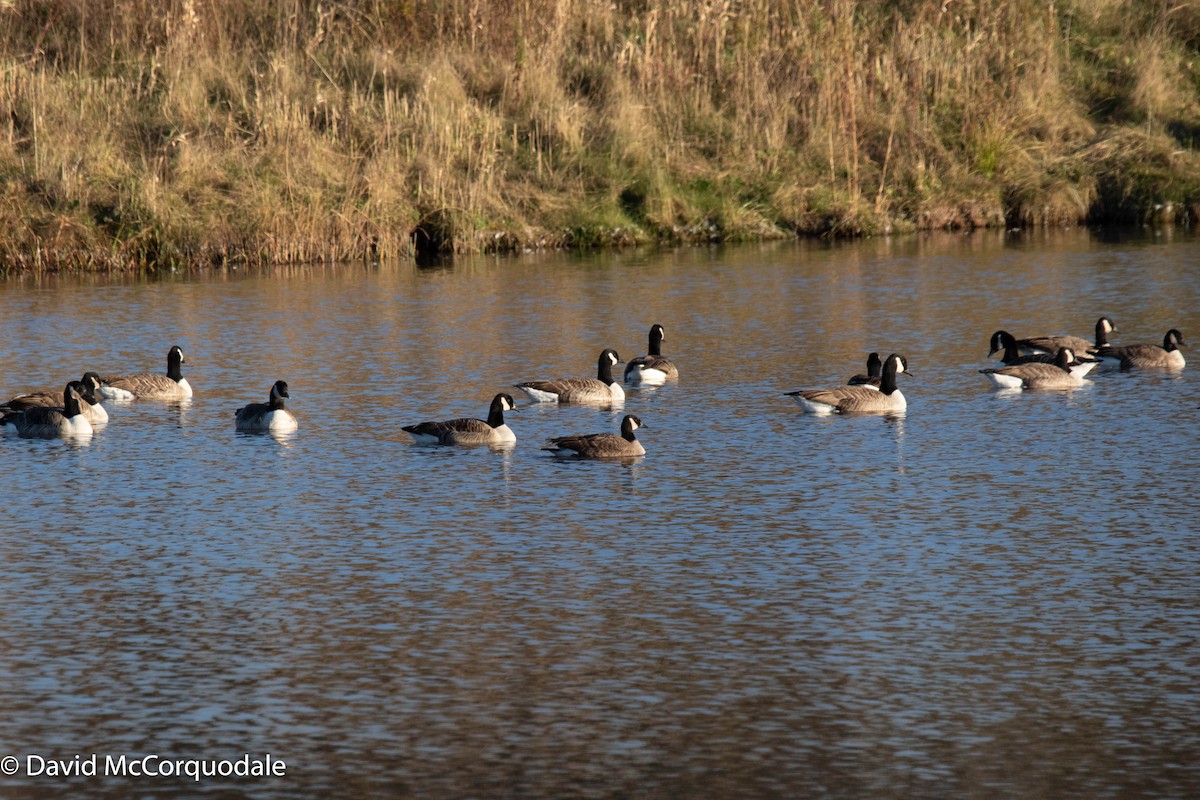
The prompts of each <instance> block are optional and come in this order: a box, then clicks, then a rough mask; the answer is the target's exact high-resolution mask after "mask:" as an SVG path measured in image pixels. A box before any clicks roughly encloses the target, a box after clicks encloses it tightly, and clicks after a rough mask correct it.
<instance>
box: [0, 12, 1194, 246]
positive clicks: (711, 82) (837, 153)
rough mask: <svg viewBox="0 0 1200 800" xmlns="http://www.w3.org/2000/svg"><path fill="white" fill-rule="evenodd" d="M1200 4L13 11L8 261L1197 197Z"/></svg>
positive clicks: (911, 220)
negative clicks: (1198, 5)
mask: <svg viewBox="0 0 1200 800" xmlns="http://www.w3.org/2000/svg"><path fill="white" fill-rule="evenodd" d="M1198 46H1200V10H1198V9H1197V8H1196V7H1195V4H1191V3H1176V4H1169V3H1168V4H1160V3H1154V4H1149V3H1143V2H1140V0H1058V1H1057V2H1054V3H1050V4H1047V3H1044V2H1035V0H990V1H989V2H982V0H892V1H891V2H887V3H863V2H855V1H854V0H738V1H737V2H735V1H734V0H702V2H687V3H685V2H681V1H680V0H620V1H618V2H608V3H596V2H592V1H591V0H510V2H484V1H483V0H440V1H439V2H434V1H433V0H360V1H359V2H340V3H339V2H329V1H328V0H326V1H324V2H310V1H309V0H283V2H267V0H242V1H240V2H238V1H235V0H170V2H166V3H164V2H161V0H156V1H155V2H149V0H110V2H106V3H96V2H89V0H0V225H3V230H4V231H5V233H4V234H3V235H2V236H0V269H8V270H11V269H54V268H90V269H102V268H128V267H137V268H145V269H153V268H157V267H158V266H160V265H164V264H172V265H176V264H185V265H186V264H211V263H222V262H224V261H228V260H241V261H252V262H281V261H308V260H317V259H322V260H340V259H345V258H351V257H356V256H360V255H366V254H375V255H382V256H387V255H393V254H406V253H410V252H411V250H412V247H413V241H414V234H415V235H416V237H417V238H416V240H417V241H420V242H422V243H425V244H428V245H429V246H431V247H443V248H455V249H487V248H519V247H530V246H544V245H564V244H566V245H570V244H575V245H587V244H594V243H605V242H626V241H646V240H654V239H664V238H667V239H671V238H680V239H690V240H694V239H711V238H734V237H757V236H772V235H793V234H794V233H796V232H802V233H824V232H829V233H834V234H838V233H843V234H858V233H876V232H882V231H889V230H911V229H915V228H921V227H970V226H979V225H1003V224H1022V225H1033V224H1072V223H1078V222H1081V221H1084V220H1089V219H1114V220H1115V219H1121V220H1126V221H1129V220H1137V219H1141V218H1143V217H1144V216H1145V215H1146V214H1147V213H1148V210H1149V209H1153V208H1155V207H1158V208H1159V209H1161V208H1162V207H1163V203H1171V205H1170V208H1172V209H1177V210H1178V212H1177V213H1178V215H1179V216H1180V217H1188V216H1191V215H1194V212H1192V211H1191V209H1192V208H1195V207H1200V159H1198V158H1197V153H1196V139H1197V133H1200V76H1198V75H1197V70H1200V59H1198V58H1197V57H1196V56H1197V47H1198Z"/></svg>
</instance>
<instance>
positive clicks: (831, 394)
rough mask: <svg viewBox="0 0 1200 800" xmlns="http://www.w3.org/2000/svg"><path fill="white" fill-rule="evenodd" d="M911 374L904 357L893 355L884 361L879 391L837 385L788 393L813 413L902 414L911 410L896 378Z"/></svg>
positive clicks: (869, 387) (873, 388)
mask: <svg viewBox="0 0 1200 800" xmlns="http://www.w3.org/2000/svg"><path fill="white" fill-rule="evenodd" d="M900 373H903V374H905V375H912V373H911V372H909V371H908V361H907V360H906V359H905V358H904V356H901V355H898V354H896V353H892V354H891V355H890V356H888V357H887V358H886V359H885V360H884V362H883V374H882V375H881V376H880V379H879V388H878V389H876V388H875V387H873V386H835V387H833V388H831V389H801V390H799V391H795V392H787V393H786V394H787V396H788V397H794V398H795V399H796V402H797V403H799V404H800V406H801V408H803V409H804V410H805V411H807V412H808V413H810V414H832V413H833V412H835V411H838V412H841V413H843V414H845V413H872V412H884V413H887V412H892V413H895V412H900V411H904V410H905V409H906V408H908V401H906V400H905V399H904V394H903V393H902V392H901V391H900V389H898V388H897V387H896V375H897V374H900Z"/></svg>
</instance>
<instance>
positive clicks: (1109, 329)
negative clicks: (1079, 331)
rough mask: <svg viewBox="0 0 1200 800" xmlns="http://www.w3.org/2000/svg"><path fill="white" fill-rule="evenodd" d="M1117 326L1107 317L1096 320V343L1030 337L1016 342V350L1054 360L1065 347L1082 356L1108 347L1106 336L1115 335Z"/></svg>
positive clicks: (1066, 337)
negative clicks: (1039, 354)
mask: <svg viewBox="0 0 1200 800" xmlns="http://www.w3.org/2000/svg"><path fill="white" fill-rule="evenodd" d="M1116 330H1117V326H1116V325H1115V324H1114V323H1113V321H1112V320H1111V319H1109V318H1108V317H1101V318H1100V319H1098V320H1096V341H1095V342H1089V341H1088V340H1087V339H1083V338H1081V337H1079V336H1031V337H1029V338H1027V339H1018V340H1017V350H1018V351H1020V353H1021V354H1022V355H1033V354H1035V353H1043V354H1045V355H1048V356H1050V357H1051V358H1054V357H1055V356H1056V355H1058V351H1059V350H1061V349H1062V348H1064V347H1066V348H1068V349H1070V350H1072V351H1073V352H1075V353H1077V354H1079V355H1083V354H1084V353H1086V352H1088V351H1089V350H1092V349H1095V348H1098V347H1105V346H1107V345H1108V335H1109V334H1110V333H1116Z"/></svg>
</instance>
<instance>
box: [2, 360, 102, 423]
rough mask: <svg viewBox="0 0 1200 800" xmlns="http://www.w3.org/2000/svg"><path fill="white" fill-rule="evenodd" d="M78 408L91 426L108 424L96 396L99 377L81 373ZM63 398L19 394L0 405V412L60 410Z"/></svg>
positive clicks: (59, 394) (99, 400) (38, 394)
mask: <svg viewBox="0 0 1200 800" xmlns="http://www.w3.org/2000/svg"><path fill="white" fill-rule="evenodd" d="M78 383H79V386H78V387H77V390H78V392H79V408H80V410H81V411H82V412H83V415H84V416H85V417H87V421H88V422H90V423H92V424H93V425H99V424H102V423H105V422H108V411H107V410H106V409H105V408H104V406H103V405H101V401H102V400H103V399H104V398H103V397H99V396H97V393H98V391H99V389H100V387H101V385H102V384H101V382H100V376H99V375H97V374H96V373H94V372H85V373H83V379H82V380H80V381H78ZM62 402H63V396H62V394H61V393H57V392H30V393H29V394H21V395H17V396H16V397H14V398H12V399H10V400H9V401H8V402H6V403H4V404H3V405H0V411H11V412H17V411H24V410H25V409H27V408H36V407H44V408H61V407H62Z"/></svg>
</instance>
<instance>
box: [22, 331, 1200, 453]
mask: <svg viewBox="0 0 1200 800" xmlns="http://www.w3.org/2000/svg"><path fill="white" fill-rule="evenodd" d="M1116 330H1117V328H1116V326H1115V325H1114V324H1113V322H1112V320H1110V319H1109V318H1108V317H1101V318H1100V319H1099V320H1097V322H1096V336H1095V340H1094V341H1088V340H1087V339H1082V338H1080V337H1076V336H1035V337H1030V338H1026V339H1017V338H1016V337H1015V336H1013V335H1012V334H1010V333H1009V332H1008V331H1003V330H1000V331H996V332H995V333H994V334H992V338H991V341H990V352H989V353H988V355H989V357H991V356H995V357H998V358H999V359H1000V361H1001V362H1002V363H1003V364H1004V366H1001V367H995V368H988V369H981V370H979V371H980V373H982V374H983V375H985V376H986V377H987V378H988V379H989V380H990V381H991V382H992V383H993V384H994V385H995V386H997V387H999V388H1002V389H1067V388H1072V387H1076V386H1081V385H1082V384H1083V382H1084V378H1085V376H1086V375H1087V374H1088V373H1089V372H1090V371H1091V370H1092V369H1094V368H1095V367H1097V366H1098V365H1100V364H1110V365H1113V366H1115V367H1118V368H1120V369H1122V370H1129V369H1147V368H1149V369H1165V370H1180V369H1183V367H1184V363H1185V362H1184V358H1183V354H1182V353H1181V352H1180V351H1179V348H1180V346H1186V344H1187V343H1186V342H1185V341H1184V339H1183V334H1181V333H1180V332H1179V331H1178V330H1176V329H1174V328H1172V329H1171V330H1169V331H1167V333H1166V335H1165V336H1164V337H1163V343H1162V346H1159V345H1157V344H1131V345H1114V344H1112V343H1110V342H1109V340H1108V337H1109V334H1112V333H1115V332H1116ZM665 338H666V334H665V331H664V329H663V326H662V325H658V324H655V325H654V326H652V327H651V328H650V337H649V352H648V353H647V354H646V355H644V356H639V357H638V358H635V359H633V360H632V361H630V362H629V363H628V364H627V365H626V367H625V371H624V374H623V378H624V381H625V383H627V384H630V385H639V384H640V385H661V384H663V383H666V382H667V381H671V380H675V379H677V378H678V377H679V369H678V368H677V367H676V366H675V364H674V363H672V362H671V360H670V359H668V358H666V357H665V356H663V354H662V343H663V341H664V339H665ZM183 363H184V357H183V350H182V349H180V348H179V347H178V346H175V347H172V348H171V349H170V351H169V352H168V353H167V372H166V374H165V375H161V374H153V373H146V372H141V373H133V374H130V375H117V376H107V377H105V376H101V375H100V374H98V373H96V372H86V373H84V375H83V378H82V379H81V380H78V381H71V382H70V383H68V384H67V386H66V388H65V389H64V390H63V392H62V393H61V394H58V393H55V392H46V391H43V392H33V393H29V394H23V395H18V396H16V397H13V398H11V399H10V400H8V401H7V402H6V403H3V404H0V426H2V427H3V429H4V432H5V433H6V434H9V435H16V436H21V437H25V438H57V437H71V436H86V435H90V434H91V433H92V431H93V426H94V425H100V424H103V423H105V422H107V421H108V412H107V411H106V410H105V408H104V405H103V401H105V400H113V401H130V400H134V399H143V400H183V399H186V398H190V397H191V396H192V387H191V386H190V385H189V384H188V382H187V379H186V378H184V377H183V372H182V365H183ZM620 363H621V357H620V356H619V355H618V354H617V352H616V351H615V350H612V349H610V348H605V349H604V350H603V351H601V353H600V357H599V359H598V361H597V364H596V377H595V378H559V379H557V380H538V381H525V382H522V383H518V384H514V386H515V388H517V389H520V390H521V391H522V392H524V393H525V394H526V395H528V396H529V398H530V399H531V400H532V401H534V402H536V403H572V404H582V405H589V406H598V407H612V406H619V405H621V404H623V403H624V400H625V391H624V389H622V387H621V384H620V383H619V382H618V381H617V380H616V379H615V378H614V377H613V367H614V366H616V365H618V364H620ZM911 374H912V373H910V372H909V371H908V360H907V359H906V358H905V357H904V356H902V355H899V354H898V353H892V354H891V355H889V356H888V357H887V358H886V359H881V358H880V357H879V354H878V353H871V354H870V356H869V357H868V358H867V372H866V373H865V374H860V375H855V376H853V377H852V378H850V380H849V381H848V382H847V383H846V384H845V385H843V386H834V387H829V388H822V389H800V390H797V391H794V392H787V393H786V396H788V397H792V398H793V399H795V400H796V402H797V403H799V404H800V406H801V408H803V409H804V411H806V412H808V413H811V414H818V415H828V414H833V413H844V414H854V413H897V412H903V411H904V410H905V409H906V408H907V405H908V403H907V401H906V400H905V398H904V394H903V392H901V391H900V389H899V387H898V386H897V384H896V377H897V376H898V375H911ZM287 399H288V386H287V382H286V381H281V380H280V381H275V383H274V384H273V385H272V386H271V390H270V395H269V397H268V400H267V402H265V403H250V404H248V405H245V406H242V407H241V408H238V409H237V410H236V411H235V412H234V426H235V428H236V430H238V431H242V432H247V433H263V432H272V433H287V432H290V431H294V430H295V429H296V428H297V422H296V417H295V416H294V415H293V414H292V412H291V411H289V410H288V409H287V406H286V401H287ZM515 410H517V407H516V403H515V402H514V401H513V398H512V395H510V394H506V393H500V394H497V395H496V396H495V397H494V398H493V399H492V403H491V407H490V409H489V411H488V416H487V419H473V418H460V419H451V420H444V421H440V422H422V423H419V424H416V425H406V426H404V427H403V430H404V431H406V432H407V433H409V434H410V435H411V436H412V438H413V440H414V441H415V442H417V443H423V444H444V445H510V444H513V443H515V442H516V440H517V437H516V435H515V434H514V433H513V431H512V430H511V429H510V428H509V427H508V425H507V424H506V423H505V421H504V414H505V412H506V411H515ZM641 427H643V425H642V421H641V419H639V418H638V417H637V416H636V415H634V414H626V415H625V416H624V417H623V418H622V420H621V432H620V434H619V435H617V434H612V433H594V434H586V435H572V436H558V437H554V438H551V439H550V440H549V442H548V443H547V444H546V446H545V447H543V448H542V449H543V450H549V451H551V452H552V453H554V454H556V455H567V456H576V457H582V458H628V457H632V456H640V455H644V454H645V452H646V450H645V448H644V447H643V446H642V444H641V442H639V441H638V439H637V435H636V433H635V432H636V431H637V430H638V429H639V428H641Z"/></svg>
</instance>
